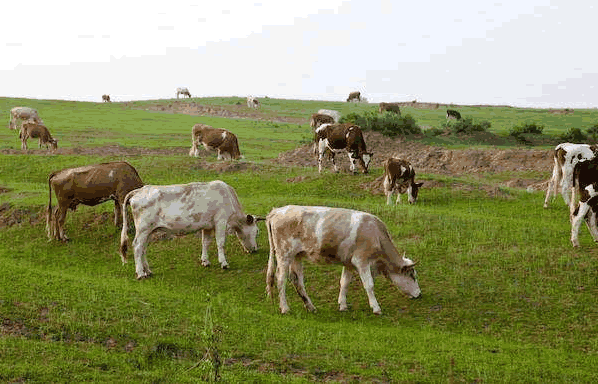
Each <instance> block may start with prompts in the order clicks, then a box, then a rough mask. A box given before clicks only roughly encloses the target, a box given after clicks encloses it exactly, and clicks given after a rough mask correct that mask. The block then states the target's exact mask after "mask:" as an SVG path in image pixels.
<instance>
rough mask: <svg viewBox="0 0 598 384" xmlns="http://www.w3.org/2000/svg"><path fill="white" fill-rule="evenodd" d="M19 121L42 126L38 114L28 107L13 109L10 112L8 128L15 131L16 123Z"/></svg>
mask: <svg viewBox="0 0 598 384" xmlns="http://www.w3.org/2000/svg"><path fill="white" fill-rule="evenodd" d="M18 120H21V121H24V120H33V121H34V122H36V123H38V124H43V123H44V122H43V121H42V119H40V118H39V114H38V113H37V111H36V110H35V109H33V108H29V107H14V108H13V109H11V110H10V122H9V123H8V128H10V129H17V121H18Z"/></svg>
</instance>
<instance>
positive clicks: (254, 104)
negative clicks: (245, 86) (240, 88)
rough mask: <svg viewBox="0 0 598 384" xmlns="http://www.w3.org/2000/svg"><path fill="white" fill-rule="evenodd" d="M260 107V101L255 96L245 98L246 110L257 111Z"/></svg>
mask: <svg viewBox="0 0 598 384" xmlns="http://www.w3.org/2000/svg"><path fill="white" fill-rule="evenodd" d="M259 107H260V101H259V100H258V98H257V97H255V96H247V108H255V109H258V108H259Z"/></svg>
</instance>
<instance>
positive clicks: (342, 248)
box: [266, 205, 421, 314]
mask: <svg viewBox="0 0 598 384" xmlns="http://www.w3.org/2000/svg"><path fill="white" fill-rule="evenodd" d="M266 229H267V230H268V241H269V242H270V257H269V259H268V271H267V274H266V292H267V294H268V296H270V297H272V291H273V288H274V281H275V277H276V281H277V285H278V295H279V300H280V311H281V312H282V313H287V312H289V310H290V309H289V306H288V304H287V299H286V290H285V282H286V279H287V273H290V277H291V281H292V282H293V284H294V285H295V288H296V290H297V292H298V293H299V296H300V297H301V298H302V299H303V302H304V304H305V308H306V309H307V310H308V311H314V310H315V309H316V308H315V307H314V305H313V304H312V302H311V299H310V298H309V296H308V295H307V292H306V290H305V285H304V284H303V265H302V263H301V262H302V260H303V259H307V260H310V261H312V262H321V263H336V264H341V265H342V266H343V271H342V275H341V280H340V293H339V296H338V304H339V310H340V311H346V310H347V290H348V287H349V283H350V282H351V278H352V276H351V272H352V271H357V273H359V277H360V278H361V282H362V283H363V287H364V289H365V291H366V293H367V296H368V300H369V303H370V307H371V308H372V310H373V312H374V313H375V314H380V313H381V312H382V311H381V309H380V305H379V304H378V301H377V300H376V296H375V295H374V277H373V276H372V270H373V271H374V272H380V273H382V274H383V275H384V276H386V277H387V278H389V279H390V281H392V283H393V284H395V285H396V286H397V287H399V288H400V289H401V290H402V291H403V292H404V293H406V294H407V295H408V296H410V297H412V298H417V297H419V296H420V295H421V290H420V288H419V284H418V282H417V274H416V272H415V269H414V266H415V263H414V262H413V261H411V260H409V259H408V258H406V257H405V256H404V255H400V254H399V252H398V251H397V249H396V247H395V246H394V244H393V243H392V239H391V237H390V234H389V233H388V230H387V229H386V225H384V223H383V222H382V221H380V219H379V218H377V217H376V216H374V215H372V214H369V213H366V212H360V211H354V210H351V209H343V208H329V207H302V206H295V205H289V206H286V207H282V208H274V209H272V211H271V212H270V213H269V214H268V216H267V217H266ZM276 264H277V266H276ZM275 269H276V271H275ZM275 275H276V276H275Z"/></svg>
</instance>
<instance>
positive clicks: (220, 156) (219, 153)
mask: <svg viewBox="0 0 598 384" xmlns="http://www.w3.org/2000/svg"><path fill="white" fill-rule="evenodd" d="M218 160H224V157H222V151H221V150H220V149H218Z"/></svg>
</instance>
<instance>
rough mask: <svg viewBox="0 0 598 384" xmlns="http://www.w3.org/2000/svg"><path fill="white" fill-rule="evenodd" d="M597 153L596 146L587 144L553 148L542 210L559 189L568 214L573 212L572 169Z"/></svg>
mask: <svg viewBox="0 0 598 384" xmlns="http://www.w3.org/2000/svg"><path fill="white" fill-rule="evenodd" d="M597 153H598V146H595V145H587V144H572V143H561V144H559V145H557V146H556V147H555V148H554V154H553V160H554V166H553V168H552V177H551V178H550V181H549V182H548V187H547V188H546V198H545V199H544V208H548V202H549V201H550V198H551V196H556V195H557V194H558V192H557V189H558V187H559V186H560V187H561V195H562V196H563V200H565V204H567V205H568V206H569V212H573V210H574V209H575V205H576V201H575V200H576V197H575V196H572V194H571V192H572V191H574V189H572V186H573V169H574V168H575V165H576V164H577V163H578V162H579V161H581V160H589V159H593V158H594V157H595V156H596V154H597Z"/></svg>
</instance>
